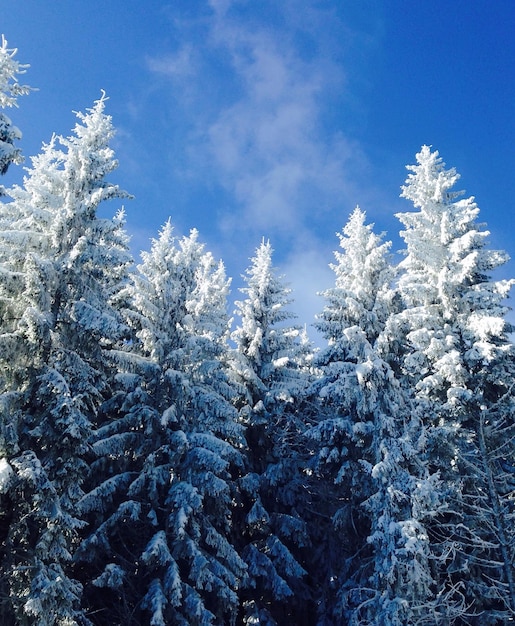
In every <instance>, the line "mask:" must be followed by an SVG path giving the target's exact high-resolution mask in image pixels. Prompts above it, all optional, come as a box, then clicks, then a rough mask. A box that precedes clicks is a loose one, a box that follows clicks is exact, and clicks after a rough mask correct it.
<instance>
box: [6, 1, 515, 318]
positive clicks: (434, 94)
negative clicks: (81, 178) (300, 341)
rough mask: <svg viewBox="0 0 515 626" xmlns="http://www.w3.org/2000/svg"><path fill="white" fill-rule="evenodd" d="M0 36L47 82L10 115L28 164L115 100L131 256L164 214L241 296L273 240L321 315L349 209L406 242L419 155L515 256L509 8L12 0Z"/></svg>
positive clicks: (513, 40) (287, 270)
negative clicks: (454, 182) (87, 114)
mask: <svg viewBox="0 0 515 626" xmlns="http://www.w3.org/2000/svg"><path fill="white" fill-rule="evenodd" d="M0 31H1V32H3V33H4V35H5V36H6V38H7V40H8V42H9V45H10V47H16V48H18V54H17V59H18V60H19V61H21V62H24V63H29V64H30V66H31V67H30V69H29V70H28V72H27V75H26V77H25V78H26V82H27V83H29V84H30V85H32V86H33V87H37V88H38V91H35V92H33V93H31V94H30V95H29V96H27V97H24V98H22V99H21V100H20V106H19V109H18V110H15V111H12V112H10V113H9V115H10V116H11V118H12V119H13V121H14V122H15V123H16V124H17V125H18V126H19V127H20V129H21V130H22V132H23V134H24V137H23V140H22V142H21V144H20V145H21V147H22V149H23V151H24V154H25V155H26V156H30V155H32V154H36V153H38V152H39V150H40V146H41V142H42V141H48V140H49V138H50V137H51V135H52V133H53V132H57V133H59V134H69V132H70V131H71V129H72V127H73V125H74V124H75V117H74V115H73V113H72V111H74V110H84V109H85V108H87V107H89V106H91V104H92V103H93V101H94V100H96V99H97V98H98V97H99V96H100V90H101V89H104V90H105V91H106V92H107V94H108V96H109V97H110V101H109V103H108V107H107V110H108V112H109V113H110V114H111V115H112V116H113V121H114V124H115V126H116V128H117V130H118V134H117V138H116V140H115V144H114V147H115V150H116V153H117V158H118V159H119V162H120V167H119V169H118V170H117V172H116V173H115V174H114V176H112V180H113V182H116V183H118V184H120V185H121V186H122V187H123V188H125V189H126V190H127V191H129V192H130V193H131V194H133V195H134V196H135V199H134V200H132V201H129V202H127V203H126V211H127V227H128V230H129V232H130V234H131V235H132V242H133V244H132V245H133V249H134V253H135V256H136V257H137V256H138V253H139V251H140V250H141V249H145V248H148V245H149V239H150V238H151V237H155V236H156V235H157V233H158V231H159V229H160V228H161V226H162V225H163V224H164V222H165V221H166V220H167V218H168V217H169V216H171V218H172V222H173V223H174V225H175V227H176V232H177V233H178V234H182V233H187V232H188V231H189V229H190V228H193V227H196V228H198V229H199V231H200V234H201V238H202V239H203V240H204V241H205V242H206V244H207V247H208V248H209V249H210V250H212V251H213V253H214V254H215V255H216V256H217V257H222V258H223V259H224V261H225V263H226V267H227V271H228V274H229V275H231V276H233V278H234V283H233V285H234V287H233V291H234V292H236V290H237V288H238V287H239V286H240V285H241V280H240V274H241V273H242V272H243V271H244V269H245V268H246V266H247V265H248V259H249V257H251V256H252V255H253V252H254V249H255V248H256V246H257V245H258V244H259V242H260V241H261V238H262V237H265V238H267V239H268V238H269V239H270V241H271V243H272V246H273V247H274V249H275V250H276V254H275V263H276V265H277V266H278V267H279V268H280V270H281V272H282V273H284V274H285V275H286V278H287V280H288V281H289V282H290V283H291V284H292V286H293V288H294V290H295V293H294V295H295V299H296V304H295V309H296V310H297V312H298V313H299V316H300V319H301V321H302V322H307V323H310V322H311V320H312V316H313V313H314V312H316V311H319V310H320V309H321V307H322V306H323V301H322V300H321V299H320V298H319V297H316V296H315V292H316V291H317V290H321V289H324V288H326V287H329V286H331V284H332V280H333V277H332V273H331V272H330V270H329V269H328V264H329V263H330V262H331V261H332V260H333V257H332V252H333V250H334V249H335V248H337V246H338V239H337V237H336V236H335V233H336V231H339V230H341V228H342V227H343V225H344V224H345V222H346V221H347V218H348V215H349V213H350V212H351V211H352V209H353V208H354V206H355V205H356V204H359V205H360V206H361V207H362V208H363V209H365V210H366V212H367V217H368V220H369V221H371V222H374V223H375V224H376V230H377V231H382V230H386V231H387V234H388V238H390V239H392V240H393V241H394V246H393V249H394V250H398V249H400V248H401V247H402V242H401V241H400V240H399V238H398V231H399V229H400V224H399V222H398V221H397V219H396V218H395V217H394V214H395V213H396V212H398V211H405V210H409V209H410V205H409V203H408V202H406V201H405V200H402V199H400V198H399V192H400V189H399V188H400V185H401V184H403V182H404V180H405V177H406V170H405V166H406V165H407V164H409V163H413V162H414V159H415V154H416V152H418V150H419V149H420V146H421V145H422V144H429V145H432V146H433V147H434V148H436V149H438V150H439V151H440V154H441V156H442V157H443V158H444V160H445V161H446V163H447V165H448V166H455V167H456V168H457V170H458V171H459V172H460V174H461V175H462V179H461V181H460V182H461V188H463V189H464V190H466V192H467V194H468V195H474V196H475V197H476V199H477V202H478V204H479V207H480V209H481V218H482V220H483V221H485V222H486V223H487V225H488V227H489V230H490V231H491V233H492V234H491V245H492V246H493V247H498V248H502V249H505V250H507V251H508V253H509V254H510V255H511V256H514V257H515V234H514V222H515V220H514V211H515V141H514V139H515V132H514V131H515V36H514V35H515V3H514V2H513V1H512V0H495V1H494V2H492V0H474V1H470V0H452V1H449V0H431V2H429V1H428V2H413V1H412V0H346V1H344V0H282V1H281V2H276V1H274V0H175V1H174V2H161V1H158V0H151V1H149V2H146V3H143V2H141V1H139V2H136V1H135V0H109V1H106V0H88V2H87V3H85V2H79V0H52V2H42V1H41V0H23V2H22V1H21V0H3V2H2V20H1V26H0ZM21 173H22V172H21V168H14V167H13V168H11V170H10V172H9V173H8V175H7V176H6V177H5V178H6V180H5V183H4V184H10V183H11V182H14V181H17V180H19V179H20V176H21ZM114 209H115V207H113V212H114ZM504 273H505V275H506V276H513V275H515V262H510V264H508V266H507V267H506V268H505V270H504ZM234 295H235V296H236V297H238V295H237V293H235V294H234Z"/></svg>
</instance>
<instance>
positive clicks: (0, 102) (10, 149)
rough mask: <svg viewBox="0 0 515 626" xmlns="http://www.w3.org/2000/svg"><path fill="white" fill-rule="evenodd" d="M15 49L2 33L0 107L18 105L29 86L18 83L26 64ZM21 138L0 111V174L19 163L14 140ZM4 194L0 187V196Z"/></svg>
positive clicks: (19, 156) (19, 155)
mask: <svg viewBox="0 0 515 626" xmlns="http://www.w3.org/2000/svg"><path fill="white" fill-rule="evenodd" d="M16 52H17V50H16V49H10V48H8V47H7V41H6V39H5V37H4V36H3V35H2V45H1V46H0V108H2V109H5V108H7V107H14V106H18V103H17V98H18V96H22V95H25V94H28V93H29V91H30V87H28V86H27V85H20V83H19V82H18V79H17V75H19V74H24V73H25V71H26V69H27V67H28V65H21V64H20V63H18V61H16V60H15V58H14V57H15V55H16ZM19 139H21V132H20V130H19V128H17V127H16V126H14V125H13V123H12V122H11V120H10V119H9V118H8V117H7V115H5V113H0V174H5V173H6V172H7V170H8V168H9V165H10V164H11V163H21V161H22V157H21V151H20V149H19V148H16V147H15V146H14V142H15V141H18V140H19ZM3 194H4V190H3V187H0V196H1V195H3Z"/></svg>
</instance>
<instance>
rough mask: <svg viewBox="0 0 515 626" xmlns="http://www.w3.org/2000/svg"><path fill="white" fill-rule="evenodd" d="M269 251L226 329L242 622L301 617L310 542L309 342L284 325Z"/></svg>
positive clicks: (284, 291) (285, 314) (283, 298)
mask: <svg viewBox="0 0 515 626" xmlns="http://www.w3.org/2000/svg"><path fill="white" fill-rule="evenodd" d="M272 253H273V251H272V247H271V245H270V243H268V242H267V243H265V242H264V241H263V242H262V243H261V245H260V246H259V248H258V249H257V250H256V255H255V257H254V258H253V259H252V262H251V266H250V268H249V269H248V270H247V273H246V276H245V280H246V284H247V286H246V287H244V288H242V289H241V291H242V293H244V294H245V295H246V298H245V300H242V301H238V302H236V307H237V308H236V313H237V315H238V317H239V325H238V327H237V328H236V330H235V331H234V332H233V335H232V337H233V340H234V341H235V343H236V352H235V354H234V358H233V367H234V369H235V373H236V375H237V379H238V381H239V383H240V385H241V386H242V388H243V390H244V395H243V399H242V400H243V406H242V407H241V411H240V414H241V416H242V418H243V420H244V423H245V425H246V439H247V442H248V450H247V459H246V461H247V463H246V468H247V472H248V473H247V474H246V475H245V476H244V477H243V478H242V480H241V485H242V494H243V502H244V504H245V506H244V509H243V511H242V514H244V515H245V520H244V521H243V522H242V525H243V526H244V528H245V531H244V533H243V537H242V538H243V539H244V543H245V544H246V545H245V546H244V547H243V550H242V554H243V556H244V558H245V560H246V562H247V564H248V571H249V574H248V579H247V589H246V590H245V591H244V592H243V594H242V604H243V606H242V609H243V611H244V618H243V621H244V623H248V624H253V623H259V624H284V623H286V622H289V623H296V624H299V625H300V624H303V623H307V620H309V610H310V607H309V602H308V600H309V594H308V592H307V588H306V585H305V584H304V583H303V582H302V578H303V576H305V574H306V571H305V569H304V567H303V566H302V565H301V563H300V562H299V561H302V549H303V548H306V547H307V546H308V542H309V535H308V530H307V527H306V523H305V521H304V519H302V517H301V515H300V511H302V508H303V502H302V499H303V498H304V497H305V496H304V487H305V485H304V483H305V478H304V477H303V475H302V467H303V466H304V463H305V461H306V458H305V457H306V455H305V452H304V446H303V444H302V436H303V433H304V431H305V425H304V423H303V420H302V416H301V404H302V401H303V399H304V396H305V394H306V389H307V384H308V382H309V376H308V371H307V365H308V364H309V361H310V359H311V347H310V345H309V343H308V342H307V341H306V338H305V336H304V333H303V332H302V330H301V329H300V328H299V327H296V326H288V325H287V322H288V321H289V320H291V319H293V318H294V315H293V314H292V313H291V312H289V311H288V309H287V307H288V305H289V304H290V303H291V298H290V293H291V290H290V289H289V288H288V287H286V286H285V285H284V284H283V282H282V280H281V278H280V277H278V276H277V275H276V271H275V268H274V267H273V266H272ZM303 452H304V453H303ZM240 532H241V530H240ZM256 620H257V621H256Z"/></svg>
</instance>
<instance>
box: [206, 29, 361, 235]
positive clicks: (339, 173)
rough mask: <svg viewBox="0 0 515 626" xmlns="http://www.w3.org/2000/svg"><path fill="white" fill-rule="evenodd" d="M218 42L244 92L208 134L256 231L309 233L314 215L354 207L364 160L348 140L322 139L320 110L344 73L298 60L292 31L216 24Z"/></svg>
mask: <svg viewBox="0 0 515 626" xmlns="http://www.w3.org/2000/svg"><path fill="white" fill-rule="evenodd" d="M213 40H214V42H215V43H216V44H217V45H218V46H221V47H223V48H225V49H226V51H227V52H229V53H230V55H231V59H232V65H233V70H234V72H235V73H236V75H237V77H238V78H239V81H240V84H241V85H242V89H241V93H240V95H239V97H238V99H237V100H236V101H235V102H233V103H231V104H230V105H229V106H227V107H225V108H223V109H222V110H221V111H219V114H218V116H217V118H216V120H214V121H213V122H212V123H211V125H210V126H209V129H208V132H207V134H208V144H207V148H208V150H209V151H210V153H211V155H212V159H213V163H214V166H215V169H216V171H217V174H218V178H219V181H220V182H221V184H223V185H224V187H225V188H226V189H227V190H228V191H229V192H230V193H232V194H233V195H234V198H235V200H236V201H237V203H238V205H239V207H241V209H242V210H243V213H244V216H245V218H246V220H247V223H248V224H249V225H251V227H252V226H254V227H256V228H257V229H258V230H260V231H262V230H263V229H267V228H268V230H269V232H270V233H273V232H274V231H277V230H279V231H282V232H283V233H284V232H286V231H288V230H290V231H292V233H293V234H296V233H298V231H299V230H300V231H302V230H305V229H308V230H309V229H310V226H311V222H312V220H313V217H315V215H316V212H323V211H324V209H326V210H327V209H334V208H335V207H337V206H341V205H342V204H345V203H346V202H348V201H349V197H350V196H352V195H353V193H354V191H355V189H354V184H353V183H352V182H351V179H350V175H351V172H352V171H353V170H355V165H353V163H355V162H356V161H357V162H358V163H361V162H362V159H363V157H362V155H360V154H359V150H358V149H357V147H356V146H355V145H353V144H352V142H351V141H349V140H347V139H346V138H345V137H344V136H342V135H333V136H328V137H324V127H323V119H322V117H323V113H322V105H321V103H322V102H323V101H324V98H325V97H326V96H327V94H326V93H325V92H326V91H327V90H330V89H332V87H333V84H334V83H335V82H337V83H340V84H343V75H342V72H341V70H340V69H339V68H338V67H336V66H335V65H334V64H333V63H331V62H330V61H329V60H328V59H327V58H326V57H325V56H319V57H317V56H316V55H315V56H313V57H312V58H310V59H308V60H306V59H303V58H301V55H300V54H299V51H298V50H296V49H295V47H294V45H293V43H292V39H291V33H288V32H282V31H281V32H274V31H270V30H267V29H266V28H261V29H256V28H253V29H251V28H250V26H249V25H247V24H242V23H234V22H230V21H228V20H217V21H216V24H215V25H214V27H213ZM355 156H357V157H358V158H357V159H356V160H355V161H353V160H351V159H353V158H354V157H355ZM240 219H241V212H240V213H239V214H238V216H237V219H236V218H235V219H234V224H233V226H234V229H236V228H238V222H239V220H240ZM229 224H230V220H227V219H225V220H224V226H225V228H227V227H228V225H229Z"/></svg>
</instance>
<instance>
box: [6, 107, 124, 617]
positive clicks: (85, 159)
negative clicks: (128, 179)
mask: <svg viewBox="0 0 515 626" xmlns="http://www.w3.org/2000/svg"><path fill="white" fill-rule="evenodd" d="M104 106H105V98H104V97H102V98H101V99H100V100H99V101H97V102H96V103H95V106H94V107H93V108H92V109H90V110H89V111H88V112H87V114H78V117H79V120H80V122H79V123H78V124H77V125H76V127H75V134H74V135H73V136H71V137H69V138H53V139H52V141H51V142H50V143H49V144H48V145H46V146H44V149H43V152H42V154H41V155H40V156H39V157H36V158H35V159H33V163H32V165H33V167H32V169H30V170H28V173H27V176H26V177H25V180H24V185H23V187H14V188H13V189H12V190H10V192H9V193H10V195H11V196H12V202H10V203H8V204H6V205H5V209H6V210H5V212H4V216H3V222H4V224H3V228H2V232H1V235H0V237H1V239H2V246H1V248H2V257H1V259H0V261H1V270H2V271H1V274H0V276H1V279H0V282H1V285H0V291H1V293H2V296H3V298H2V310H1V313H2V329H3V334H2V336H1V338H0V346H1V347H0V358H1V360H2V365H3V372H4V376H3V380H2V393H1V396H0V401H1V402H2V409H3V410H2V417H3V420H2V433H3V442H2V447H3V448H4V450H5V453H6V455H7V457H8V458H9V460H10V463H11V464H12V466H13V467H14V468H15V472H14V478H13V486H12V488H11V489H10V490H9V492H8V497H9V498H10V506H11V511H12V515H11V519H10V521H9V528H8V533H7V537H6V550H5V558H4V560H3V562H2V565H1V567H2V571H3V578H4V579H7V580H8V581H9V589H10V591H9V592H10V604H12V607H13V610H14V613H15V615H16V623H19V624H25V623H27V624H28V623H31V624H32V623H37V624H41V625H46V624H63V625H64V624H74V623H82V622H83V621H85V617H84V615H83V611H82V610H81V609H80V605H79V602H80V596H81V585H80V584H79V583H78V582H77V581H76V580H74V578H73V575H72V574H71V559H72V556H73V552H74V550H75V547H76V545H77V542H78V535H77V532H78V530H79V528H80V527H81V525H82V522H81V520H80V519H79V518H78V517H77V503H78V501H79V500H80V498H81V497H82V490H81V483H82V481H83V478H84V475H85V474H86V471H87V464H86V460H85V459H86V457H87V454H88V450H89V439H90V436H91V431H92V425H93V423H94V421H95V420H96V415H97V410H98V407H99V406H100V404H101V402H102V401H103V399H104V398H106V397H107V396H109V393H110V391H109V382H108V381H109V379H110V377H111V368H110V366H109V365H108V362H107V361H106V352H108V351H109V349H110V348H111V347H112V346H113V345H114V344H116V343H117V342H118V341H119V340H120V338H121V337H122V336H123V334H124V332H125V329H126V327H125V326H124V325H123V323H122V322H121V319H119V318H118V317H117V314H116V312H115V311H114V309H113V308H112V307H111V306H110V300H111V299H112V298H113V297H114V294H115V292H116V291H117V289H121V286H122V285H121V284H120V282H123V279H122V276H123V274H124V271H125V270H126V268H127V265H128V263H129V262H130V257H129V255H128V252H127V249H126V239H125V237H124V236H121V230H120V221H119V220H108V219H99V218H98V217H97V215H96V212H97V208H98V205H99V204H100V203H101V202H102V201H103V200H106V199H111V198H117V197H121V196H123V195H124V194H123V193H122V192H120V190H119V189H118V188H117V187H116V186H114V185H112V184H110V183H108V182H107V181H106V180H105V177H106V176H107V175H108V174H110V173H111V172H112V171H113V169H114V168H115V167H116V161H115V160H114V158H113V153H112V150H111V149H110V148H109V141H110V139H111V138H112V136H113V129H112V125H111V119H110V117H109V116H107V115H105V113H104ZM58 144H59V145H60V146H61V149H60V148H58ZM8 610H9V609H8Z"/></svg>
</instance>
